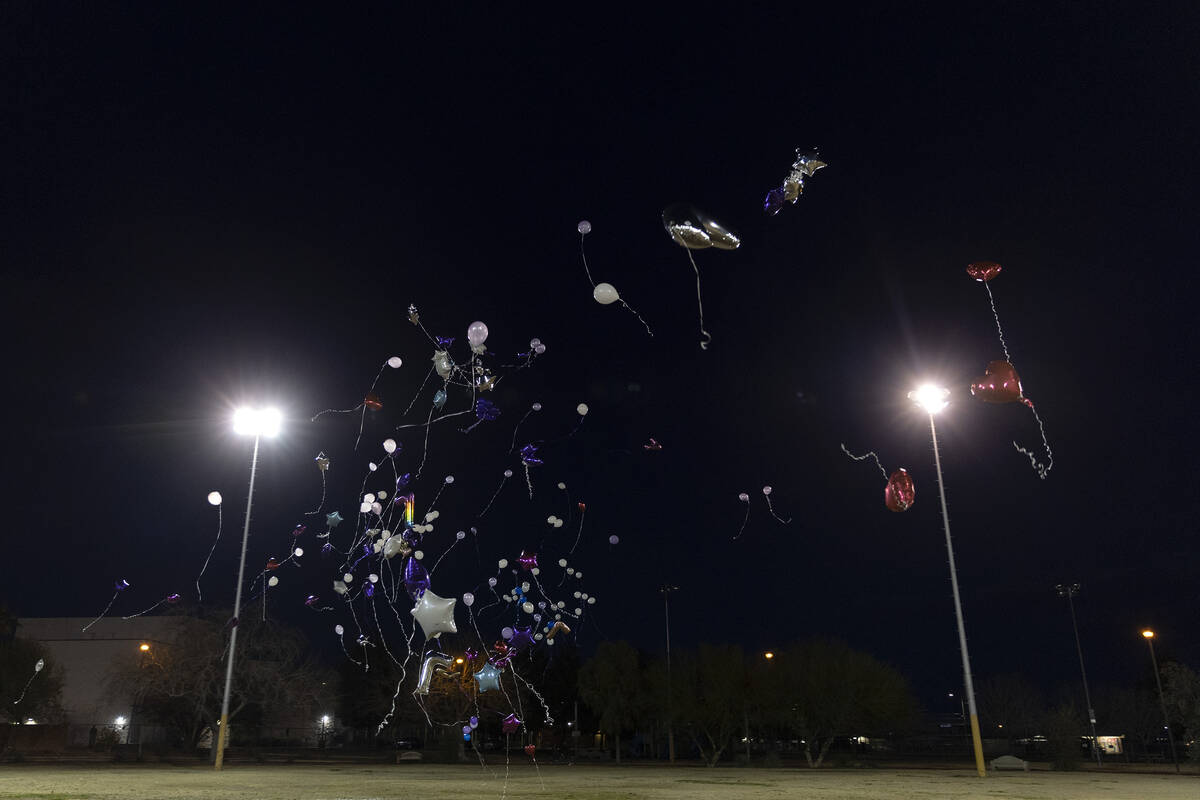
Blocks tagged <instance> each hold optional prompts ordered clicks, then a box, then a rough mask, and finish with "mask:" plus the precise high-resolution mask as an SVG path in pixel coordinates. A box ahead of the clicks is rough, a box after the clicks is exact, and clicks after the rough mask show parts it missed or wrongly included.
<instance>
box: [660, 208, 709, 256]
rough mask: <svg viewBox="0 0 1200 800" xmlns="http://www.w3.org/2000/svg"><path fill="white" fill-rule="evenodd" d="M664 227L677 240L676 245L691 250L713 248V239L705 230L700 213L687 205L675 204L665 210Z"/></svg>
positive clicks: (663, 216)
mask: <svg viewBox="0 0 1200 800" xmlns="http://www.w3.org/2000/svg"><path fill="white" fill-rule="evenodd" d="M662 221H663V227H664V228H666V229H667V233H669V234H670V235H671V238H672V239H674V240H675V244H677V245H680V246H681V247H686V248H687V249H689V250H703V249H705V248H707V247H712V237H710V236H709V235H708V231H706V230H705V229H704V224H703V223H702V222H701V219H700V212H699V211H697V210H696V209H694V208H692V207H691V206H689V205H687V204H686V203H674V204H672V205H669V206H667V207H666V209H664V210H663V215H662Z"/></svg>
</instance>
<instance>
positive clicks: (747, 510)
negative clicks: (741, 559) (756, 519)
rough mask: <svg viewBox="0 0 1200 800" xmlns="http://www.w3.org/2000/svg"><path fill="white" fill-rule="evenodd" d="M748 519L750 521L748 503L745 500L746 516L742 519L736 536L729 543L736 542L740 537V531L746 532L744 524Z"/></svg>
mask: <svg viewBox="0 0 1200 800" xmlns="http://www.w3.org/2000/svg"><path fill="white" fill-rule="evenodd" d="M749 519H750V501H749V500H747V501H746V516H744V517H742V527H740V528H738V532H737V535H735V536H734V537H733V538H732V539H730V541H737V540H738V538H739V537H741V535H742V531H744V530H746V522H747V521H749Z"/></svg>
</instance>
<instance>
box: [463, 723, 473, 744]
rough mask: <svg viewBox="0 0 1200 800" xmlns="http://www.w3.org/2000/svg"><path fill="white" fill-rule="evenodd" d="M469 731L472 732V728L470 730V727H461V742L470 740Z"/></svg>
mask: <svg viewBox="0 0 1200 800" xmlns="http://www.w3.org/2000/svg"><path fill="white" fill-rule="evenodd" d="M471 730H472V728H471V726H470V725H463V726H462V732H463V741H466V740H467V739H470V738H471Z"/></svg>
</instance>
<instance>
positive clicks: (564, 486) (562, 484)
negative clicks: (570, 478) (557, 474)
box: [558, 481, 567, 489]
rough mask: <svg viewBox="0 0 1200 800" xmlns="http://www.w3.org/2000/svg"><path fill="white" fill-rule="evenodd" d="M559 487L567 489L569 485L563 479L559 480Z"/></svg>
mask: <svg viewBox="0 0 1200 800" xmlns="http://www.w3.org/2000/svg"><path fill="white" fill-rule="evenodd" d="M558 488H560V489H566V488H567V485H566V484H565V483H563V482H562V481H559V482H558Z"/></svg>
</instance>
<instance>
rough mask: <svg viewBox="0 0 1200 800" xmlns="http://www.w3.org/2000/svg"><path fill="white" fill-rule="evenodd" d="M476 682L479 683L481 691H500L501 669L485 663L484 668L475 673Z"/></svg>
mask: <svg viewBox="0 0 1200 800" xmlns="http://www.w3.org/2000/svg"><path fill="white" fill-rule="evenodd" d="M474 677H475V682H476V683H478V684H479V691H480V692H481V693H482V692H487V691H499V689H500V670H498V669H496V668H495V667H494V666H492V665H491V664H484V665H483V669H481V670H479V672H476V673H475V676H474Z"/></svg>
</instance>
